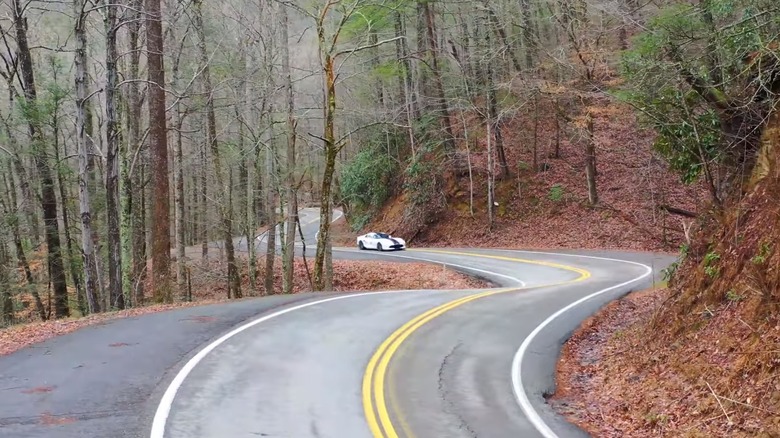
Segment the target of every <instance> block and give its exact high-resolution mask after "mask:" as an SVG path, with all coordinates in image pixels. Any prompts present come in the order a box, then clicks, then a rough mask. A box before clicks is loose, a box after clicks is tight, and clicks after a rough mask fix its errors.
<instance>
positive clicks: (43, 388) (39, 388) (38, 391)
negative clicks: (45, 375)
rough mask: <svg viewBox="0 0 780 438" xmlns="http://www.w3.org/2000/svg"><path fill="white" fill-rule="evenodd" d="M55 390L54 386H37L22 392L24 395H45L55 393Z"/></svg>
mask: <svg viewBox="0 0 780 438" xmlns="http://www.w3.org/2000/svg"><path fill="white" fill-rule="evenodd" d="M55 388H56V387H54V386H36V387H34V388H29V389H25V390H22V394H45V393H47V392H52V391H54V389H55Z"/></svg>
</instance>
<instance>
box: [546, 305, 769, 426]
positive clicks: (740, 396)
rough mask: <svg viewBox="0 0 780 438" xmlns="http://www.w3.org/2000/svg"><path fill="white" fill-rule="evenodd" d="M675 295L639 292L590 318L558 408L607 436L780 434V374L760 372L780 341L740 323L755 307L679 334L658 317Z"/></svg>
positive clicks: (571, 352) (565, 356) (562, 379)
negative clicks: (759, 364) (760, 363)
mask: <svg viewBox="0 0 780 438" xmlns="http://www.w3.org/2000/svg"><path fill="white" fill-rule="evenodd" d="M668 297H669V292H668V291H667V290H657V291H645V292H641V293H636V294H631V295H629V296H628V297H626V298H624V299H622V300H619V301H616V302H613V303H611V304H610V305H608V306H607V307H605V308H604V309H603V310H602V311H600V312H599V313H597V314H596V315H595V316H594V317H592V318H590V319H589V320H587V321H586V322H585V323H584V324H583V325H582V326H581V327H580V329H579V330H577V331H576V332H575V334H574V335H573V336H572V338H571V339H570V340H569V341H568V342H567V343H566V344H565V345H564V348H563V352H562V355H561V360H560V362H559V364H558V370H557V371H558V374H557V379H558V385H557V388H558V389H557V392H556V394H555V396H554V397H553V398H552V399H551V401H550V403H551V405H552V406H553V407H554V408H556V410H557V411H558V412H559V413H560V414H562V415H564V416H566V418H567V419H568V420H569V421H571V422H573V423H575V424H577V425H578V426H580V427H581V428H583V429H584V430H586V431H588V432H589V433H590V434H592V435H593V436H598V437H608V438H609V437H626V438H630V437H646V436H664V437H679V436H688V437H705V436H706V437H724V438H725V437H745V438H747V437H762V438H770V437H777V436H780V412H778V410H779V409H778V406H780V389H776V388H773V387H771V386H769V385H768V383H770V382H772V381H777V380H778V379H777V370H778V368H777V367H775V368H774V371H772V370H771V369H770V370H768V371H767V370H765V369H755V367H754V365H755V364H756V362H755V360H757V359H758V358H757V355H759V354H763V353H764V352H762V351H760V350H769V351H775V352H777V351H780V336H777V334H776V333H773V331H772V330H767V331H765V332H764V334H763V336H761V337H760V340H759V341H755V336H754V335H755V332H754V331H753V330H751V329H750V328H749V327H746V326H745V325H744V324H742V323H741V322H740V320H742V319H744V318H745V317H746V316H745V315H744V314H745V313H746V312H747V311H748V310H749V307H747V306H744V307H738V306H734V305H729V304H726V305H723V306H720V307H718V308H714V309H712V310H713V311H712V313H713V315H712V316H710V317H709V318H708V319H707V320H706V323H704V324H703V325H701V326H700V327H698V328H696V329H695V330H694V332H693V333H688V334H684V335H682V336H680V335H676V334H674V333H672V330H671V328H670V325H669V324H665V323H663V322H658V321H655V320H654V319H655V318H657V317H658V315H659V314H658V313H657V311H658V309H659V308H661V306H662V305H663V303H664V302H665V301H666V300H667V298H668ZM654 323H655V324H654ZM750 342H760V343H761V344H760V347H761V348H760V350H759V351H756V350H753V349H751V347H752V345H751V344H750ZM778 385H780V384H778ZM773 394H776V397H774V398H773Z"/></svg>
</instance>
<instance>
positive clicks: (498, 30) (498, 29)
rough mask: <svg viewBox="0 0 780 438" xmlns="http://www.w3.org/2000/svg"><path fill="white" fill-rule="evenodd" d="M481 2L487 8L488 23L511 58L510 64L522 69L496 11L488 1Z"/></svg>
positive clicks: (516, 69) (517, 69)
mask: <svg viewBox="0 0 780 438" xmlns="http://www.w3.org/2000/svg"><path fill="white" fill-rule="evenodd" d="M482 4H483V5H484V6H485V9H486V10H487V14H488V19H489V20H490V24H491V25H492V26H493V31H494V32H495V34H496V36H497V37H498V38H499V40H501V44H502V45H503V46H504V51H505V52H507V53H508V54H509V58H510V59H511V60H512V66H513V67H514V68H515V71H520V70H522V67H521V66H520V60H519V59H517V54H515V51H514V50H513V47H512V45H511V44H509V38H508V37H507V34H506V30H505V29H504V26H503V25H502V24H501V21H500V20H499V19H498V17H497V16H496V12H495V11H494V10H493V8H492V7H491V6H490V3H489V2H488V1H487V0H482Z"/></svg>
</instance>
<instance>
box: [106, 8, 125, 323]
mask: <svg viewBox="0 0 780 438" xmlns="http://www.w3.org/2000/svg"><path fill="white" fill-rule="evenodd" d="M111 1H112V0H106V8H107V9H106V18H105V26H106V86H105V92H106V210H107V211H106V216H107V221H108V299H109V303H110V305H111V308H112V309H124V308H125V295H124V292H123V290H122V235H121V230H120V220H121V211H120V207H121V205H120V200H119V140H120V138H119V130H118V129H117V122H118V117H117V106H116V105H117V99H116V91H117V90H116V88H117V83H118V78H117V65H116V63H117V58H118V55H117V47H116V44H117V42H116V34H117V29H118V28H117V8H118V5H116V4H111Z"/></svg>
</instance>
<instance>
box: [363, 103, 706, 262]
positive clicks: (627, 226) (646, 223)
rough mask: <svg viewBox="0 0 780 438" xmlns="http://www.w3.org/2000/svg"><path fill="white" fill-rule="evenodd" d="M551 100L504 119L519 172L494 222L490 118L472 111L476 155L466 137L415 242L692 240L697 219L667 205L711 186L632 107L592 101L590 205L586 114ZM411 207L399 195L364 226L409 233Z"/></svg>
mask: <svg viewBox="0 0 780 438" xmlns="http://www.w3.org/2000/svg"><path fill="white" fill-rule="evenodd" d="M548 101H549V102H548ZM548 101H543V100H540V104H539V110H538V116H536V117H535V116H533V114H532V112H531V110H528V112H520V113H518V114H516V115H515V117H513V118H511V119H507V120H506V122H505V123H504V125H503V135H504V148H505V151H506V156H507V163H508V171H509V176H507V177H505V178H500V177H499V178H498V180H497V182H496V187H495V201H496V203H497V206H496V207H495V224H494V226H493V228H492V230H491V229H490V227H489V226H488V219H487V194H486V193H487V182H486V181H487V176H486V170H487V154H486V143H485V139H484V126H482V125H483V124H482V123H481V122H480V121H479V120H478V119H476V118H474V117H472V118H470V119H468V120H469V121H468V123H469V125H470V131H469V137H470V139H471V140H470V154H469V155H468V156H467V155H466V148H465V144H464V142H463V141H462V140H461V141H460V142H459V153H458V156H459V163H458V165H457V166H455V167H456V168H457V169H456V170H454V171H452V172H450V173H451V174H450V175H448V176H447V177H446V178H445V179H446V181H445V182H444V187H443V188H442V190H443V191H444V193H445V195H446V198H447V201H446V202H447V205H446V207H445V208H444V211H442V212H441V213H440V214H439V215H438V217H436V218H435V220H433V221H432V223H431V224H430V226H429V227H428V228H427V229H424V230H422V232H421V233H420V234H419V235H417V236H416V237H415V238H414V239H413V241H412V244H415V245H419V246H459V245H461V246H462V245H463V242H464V239H467V241H468V242H469V246H474V247H496V246H500V247H522V248H529V249H531V248H537V249H553V248H570V249H625V250H640V251H642V250H644V251H674V250H676V249H677V248H678V247H679V245H680V243H681V242H682V241H684V230H683V224H686V226H687V225H688V224H689V223H690V222H691V221H692V220H691V219H690V218H686V217H682V216H679V215H672V214H669V213H667V212H666V211H664V210H662V209H661V208H660V207H661V206H672V207H676V208H680V209H683V210H688V211H695V210H696V208H697V206H698V205H699V204H700V202H701V201H702V199H704V198H705V197H706V194H705V192H704V190H703V186H702V185H701V184H698V183H697V184H693V185H684V184H683V183H682V182H681V181H680V178H679V176H678V175H676V174H675V173H674V172H673V171H672V170H670V169H669V167H668V165H667V164H666V162H665V161H664V160H663V159H662V158H661V157H659V156H658V155H657V154H656V153H655V152H653V147H652V142H653V138H654V135H653V133H652V132H651V131H648V130H644V129H642V128H641V127H640V125H639V123H638V121H637V119H636V116H635V115H634V111H633V110H632V109H630V108H628V107H627V106H625V105H624V104H621V103H617V102H615V101H612V100H609V99H606V98H600V99H595V100H594V101H593V102H592V105H591V107H590V112H591V114H592V116H593V121H594V142H595V147H596V162H597V171H598V173H597V175H598V176H597V186H598V193H599V198H600V199H599V203H598V205H597V206H596V207H590V206H588V205H587V201H588V195H587V184H586V177H585V170H584V169H585V146H584V140H583V138H584V135H585V134H584V133H583V130H582V129H581V128H578V127H577V126H576V123H571V124H567V123H565V122H564V121H560V122H559V123H558V124H557V125H558V127H559V129H558V128H556V123H555V117H554V114H555V110H554V108H553V107H552V104H551V103H550V102H553V101H554V99H548ZM521 111H522V110H521ZM455 118H456V117H455V116H453V119H455ZM535 126H536V128H535ZM455 127H456V135H458V136H461V137H462V128H461V127H459V126H458V125H456V126H455ZM480 129H481V130H482V132H480V131H479V130H480ZM534 132H536V133H535V134H534ZM556 139H558V140H559V148H558V149H559V153H558V155H556V153H555V145H556V142H557V140H556ZM534 149H535V150H536V153H534ZM534 155H535V156H536V159H534ZM469 161H470V164H471V174H472V177H471V180H472V182H473V191H472V190H470V186H471V184H470V180H469V175H468V162H469ZM534 163H535V165H536V167H535V168H534ZM472 193H473V201H472ZM409 214H410V206H409V205H407V201H406V196H404V195H401V196H398V197H396V198H394V199H391V200H389V201H388V202H387V204H386V205H385V206H384V207H383V208H382V209H381V210H380V211H379V213H378V214H377V216H376V219H375V220H374V221H373V222H372V223H370V224H369V225H368V226H367V227H365V229H363V230H362V231H363V232H365V231H366V230H368V229H370V230H372V231H384V232H389V233H395V234H398V235H399V237H403V238H409V237H411V236H409V235H408V234H410V233H412V232H411V231H409V230H406V229H404V226H403V223H404V220H405V218H406V217H407V216H408V215H409ZM405 234H406V235H405Z"/></svg>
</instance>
